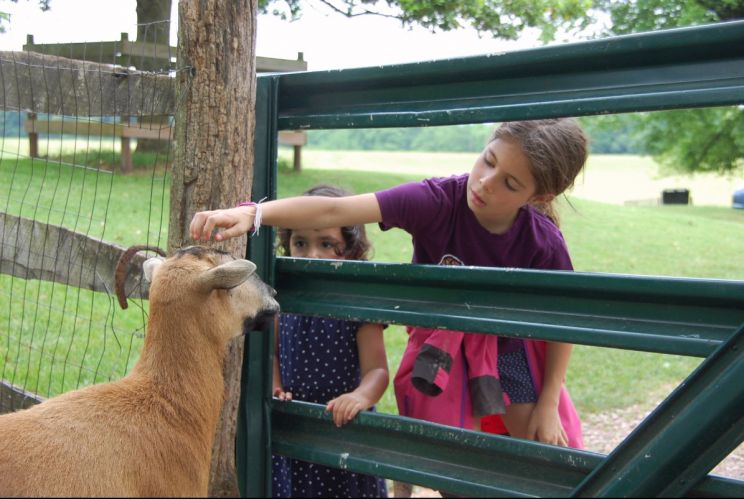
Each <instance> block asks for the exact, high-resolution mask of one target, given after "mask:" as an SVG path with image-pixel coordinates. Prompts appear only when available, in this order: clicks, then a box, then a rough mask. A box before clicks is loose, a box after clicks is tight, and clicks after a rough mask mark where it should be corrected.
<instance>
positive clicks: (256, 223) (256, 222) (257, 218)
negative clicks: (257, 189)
mask: <svg viewBox="0 0 744 499" xmlns="http://www.w3.org/2000/svg"><path fill="white" fill-rule="evenodd" d="M261 201H263V199H262V200H261ZM261 201H259V202H258V203H254V202H253V201H243V202H242V203H240V204H238V206H239V207H240V206H255V207H256V214H255V215H254V216H253V227H251V228H250V229H248V230H249V231H251V236H257V235H258V231H259V230H260V229H261Z"/></svg>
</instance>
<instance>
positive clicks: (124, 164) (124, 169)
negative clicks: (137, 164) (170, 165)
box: [121, 33, 134, 175]
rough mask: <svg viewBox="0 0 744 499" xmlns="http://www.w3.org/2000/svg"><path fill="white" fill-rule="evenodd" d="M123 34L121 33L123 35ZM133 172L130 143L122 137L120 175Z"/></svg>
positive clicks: (125, 121)
mask: <svg viewBox="0 0 744 499" xmlns="http://www.w3.org/2000/svg"><path fill="white" fill-rule="evenodd" d="M124 34H125V33H122V35H124ZM121 124H122V125H128V124H129V116H122V117H121ZM133 171H134V166H133V165H132V142H131V139H130V138H129V137H126V136H124V135H122V137H121V173H122V175H128V174H130V173H132V172H133Z"/></svg>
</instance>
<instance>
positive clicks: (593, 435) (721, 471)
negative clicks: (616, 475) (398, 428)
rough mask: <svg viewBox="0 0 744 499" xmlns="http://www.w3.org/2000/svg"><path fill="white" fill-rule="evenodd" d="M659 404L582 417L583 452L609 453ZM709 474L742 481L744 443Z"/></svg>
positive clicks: (419, 493) (417, 491) (421, 491)
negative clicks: (584, 449)
mask: <svg viewBox="0 0 744 499" xmlns="http://www.w3.org/2000/svg"><path fill="white" fill-rule="evenodd" d="M660 401H661V399H659V400H652V401H650V402H647V403H644V404H638V405H634V406H630V407H626V408H624V409H620V410H614V411H609V412H603V413H598V414H592V415H589V416H587V417H584V418H582V423H583V429H584V444H585V445H586V450H589V451H592V452H599V453H601V454H608V453H610V452H611V451H612V450H613V449H614V448H615V447H617V445H618V444H619V443H620V442H621V441H622V440H623V438H625V437H626V436H627V435H628V434H629V433H630V432H631V431H633V429H634V428H635V427H636V426H638V424H639V423H640V422H641V421H642V420H643V418H645V417H646V416H647V415H648V414H649V413H650V412H651V411H652V410H653V409H654V408H655V407H656V406H657V405H658V403H659V402H660ZM712 473H715V474H717V475H722V476H726V477H731V478H736V479H739V480H744V444H742V445H740V446H739V447H738V448H737V449H736V450H735V451H734V452H732V453H731V454H730V455H729V456H728V457H727V458H726V459H724V460H723V461H722V462H721V463H720V464H719V465H718V466H716V467H715V468H714V469H713V471H712ZM411 497H441V496H440V495H439V493H438V492H435V491H433V490H431V489H427V488H424V487H419V486H414V487H413V493H412V496H411Z"/></svg>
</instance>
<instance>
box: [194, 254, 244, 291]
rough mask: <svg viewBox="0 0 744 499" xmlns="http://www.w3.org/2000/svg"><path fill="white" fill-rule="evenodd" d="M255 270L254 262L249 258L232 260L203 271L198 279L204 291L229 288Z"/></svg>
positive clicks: (240, 282)
mask: <svg viewBox="0 0 744 499" xmlns="http://www.w3.org/2000/svg"><path fill="white" fill-rule="evenodd" d="M255 271H256V264H255V263H253V262H251V261H250V260H232V261H230V262H227V263H223V264H222V265H220V266H218V267H215V268H213V269H209V270H207V271H206V272H204V273H203V274H202V275H201V277H199V281H200V284H201V288H202V289H203V290H204V291H206V292H209V291H212V290H213V289H230V288H234V287H235V286H239V285H240V284H242V283H244V282H245V280H246V279H248V278H249V277H250V276H251V274H253V273H254V272H255Z"/></svg>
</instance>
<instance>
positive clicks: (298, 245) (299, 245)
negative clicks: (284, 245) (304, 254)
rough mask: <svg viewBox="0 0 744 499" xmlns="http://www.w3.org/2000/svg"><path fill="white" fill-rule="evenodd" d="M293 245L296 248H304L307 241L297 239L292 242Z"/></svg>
mask: <svg viewBox="0 0 744 499" xmlns="http://www.w3.org/2000/svg"><path fill="white" fill-rule="evenodd" d="M292 246H294V247H295V248H304V247H305V241H295V242H294V243H292Z"/></svg>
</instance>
